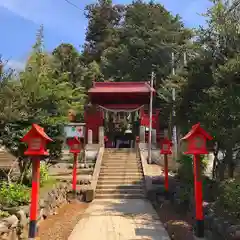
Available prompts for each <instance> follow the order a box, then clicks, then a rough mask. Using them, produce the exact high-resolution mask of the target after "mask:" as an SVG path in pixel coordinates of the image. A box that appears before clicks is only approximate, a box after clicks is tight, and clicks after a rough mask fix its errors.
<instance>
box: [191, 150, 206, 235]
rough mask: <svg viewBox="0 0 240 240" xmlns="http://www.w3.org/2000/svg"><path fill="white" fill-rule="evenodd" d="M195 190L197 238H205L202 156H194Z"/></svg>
mask: <svg viewBox="0 0 240 240" xmlns="http://www.w3.org/2000/svg"><path fill="white" fill-rule="evenodd" d="M193 164H194V188H195V208H196V233H195V235H196V237H199V238H203V237H204V220H203V206H202V205H203V196H202V181H201V166H200V156H199V155H197V154H194V156H193Z"/></svg>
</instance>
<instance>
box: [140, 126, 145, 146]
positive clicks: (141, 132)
mask: <svg viewBox="0 0 240 240" xmlns="http://www.w3.org/2000/svg"><path fill="white" fill-rule="evenodd" d="M139 135H140V136H139V137H140V143H145V126H140V134H139Z"/></svg>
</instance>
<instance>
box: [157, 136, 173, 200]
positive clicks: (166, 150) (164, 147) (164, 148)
mask: <svg viewBox="0 0 240 240" xmlns="http://www.w3.org/2000/svg"><path fill="white" fill-rule="evenodd" d="M171 147H172V142H171V141H170V140H169V139H167V138H164V139H163V141H162V143H161V151H160V153H161V154H163V155H164V175H165V180H164V187H165V197H166V199H168V198H169V184H168V155H169V154H172V150H171Z"/></svg>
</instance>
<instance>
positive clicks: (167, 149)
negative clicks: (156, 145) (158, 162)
mask: <svg viewBox="0 0 240 240" xmlns="http://www.w3.org/2000/svg"><path fill="white" fill-rule="evenodd" d="M172 145H173V144H172V142H171V141H170V140H169V139H168V138H164V139H163V140H162V142H161V152H160V153H161V154H172V150H171V147H172Z"/></svg>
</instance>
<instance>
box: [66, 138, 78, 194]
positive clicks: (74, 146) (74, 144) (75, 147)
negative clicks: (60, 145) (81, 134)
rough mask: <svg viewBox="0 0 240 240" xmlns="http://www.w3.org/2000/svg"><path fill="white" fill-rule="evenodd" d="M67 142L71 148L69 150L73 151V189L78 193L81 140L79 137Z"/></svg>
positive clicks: (74, 192)
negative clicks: (78, 163)
mask: <svg viewBox="0 0 240 240" xmlns="http://www.w3.org/2000/svg"><path fill="white" fill-rule="evenodd" d="M67 144H68V146H69V148H70V150H69V152H70V153H73V158H74V160H73V172H72V191H73V194H74V195H76V190H77V160H78V154H79V153H80V152H81V142H80V141H79V139H78V138H77V137H74V138H69V139H67Z"/></svg>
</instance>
